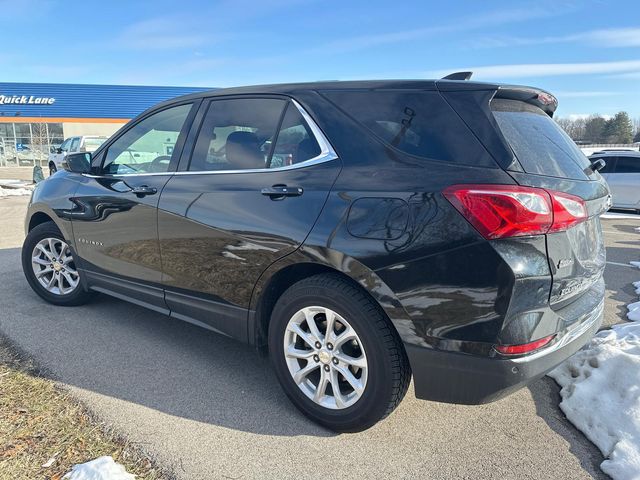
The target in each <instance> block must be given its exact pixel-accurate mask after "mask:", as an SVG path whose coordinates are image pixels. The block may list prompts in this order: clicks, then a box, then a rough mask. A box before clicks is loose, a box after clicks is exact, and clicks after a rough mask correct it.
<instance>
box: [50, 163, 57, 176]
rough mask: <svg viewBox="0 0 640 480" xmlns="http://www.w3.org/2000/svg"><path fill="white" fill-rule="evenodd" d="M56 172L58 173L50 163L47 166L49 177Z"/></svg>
mask: <svg viewBox="0 0 640 480" xmlns="http://www.w3.org/2000/svg"><path fill="white" fill-rule="evenodd" d="M57 171H58V168H57V167H56V166H55V164H53V163H50V164H49V176H51V175H53V174H54V173H56V172H57Z"/></svg>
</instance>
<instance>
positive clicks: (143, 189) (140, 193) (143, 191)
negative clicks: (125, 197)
mask: <svg viewBox="0 0 640 480" xmlns="http://www.w3.org/2000/svg"><path fill="white" fill-rule="evenodd" d="M131 193H133V194H135V195H136V196H137V197H138V198H142V197H144V196H145V195H154V194H156V193H158V189H157V188H156V187H150V186H149V185H138V186H137V187H133V188H132V189H131Z"/></svg>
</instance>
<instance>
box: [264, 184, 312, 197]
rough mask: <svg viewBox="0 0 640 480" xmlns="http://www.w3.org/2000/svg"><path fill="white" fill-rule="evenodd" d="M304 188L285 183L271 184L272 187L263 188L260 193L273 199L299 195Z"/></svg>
mask: <svg viewBox="0 0 640 480" xmlns="http://www.w3.org/2000/svg"><path fill="white" fill-rule="evenodd" d="M303 192H304V190H303V189H302V187H289V186H287V185H273V186H272V187H267V188H263V189H262V190H261V192H260V193H262V195H266V196H267V197H271V198H272V199H273V200H277V199H281V198H284V197H299V196H300V195H302V193H303Z"/></svg>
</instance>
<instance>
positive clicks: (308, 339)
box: [269, 274, 411, 432]
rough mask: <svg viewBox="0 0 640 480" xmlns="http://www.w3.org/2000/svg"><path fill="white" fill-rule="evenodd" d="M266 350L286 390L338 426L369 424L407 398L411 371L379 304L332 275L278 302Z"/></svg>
mask: <svg viewBox="0 0 640 480" xmlns="http://www.w3.org/2000/svg"><path fill="white" fill-rule="evenodd" d="M269 350H270V353H271V358H272V362H273V365H274V368H275V371H276V375H277V376H278V380H279V381H280V383H281V385H282V387H283V389H284V391H285V393H286V394H287V396H288V397H289V398H290V399H291V401H292V402H293V403H294V404H295V405H296V406H297V407H298V408H299V409H300V410H301V411H302V412H303V413H304V414H305V415H306V416H308V417H309V418H311V419H312V420H314V421H315V422H317V423H319V424H321V425H324V426H325V427H328V428H330V429H332V430H335V431H341V432H355V431H360V430H364V429H366V428H368V427H370V426H372V425H373V424H375V423H376V422H378V421H379V420H381V419H383V418H384V417H386V416H387V415H388V414H389V413H391V412H392V411H393V410H394V409H395V408H396V407H397V405H398V404H399V403H400V401H401V400H402V398H403V397H404V395H405V393H406V391H407V388H408V386H409V380H410V377H411V372H410V368H409V363H408V360H407V357H406V354H405V352H404V348H403V346H402V344H401V342H400V339H399V338H398V335H397V334H396V332H395V330H394V329H393V327H392V325H391V323H390V322H389V320H388V319H387V317H386V315H385V314H384V312H383V311H382V310H381V308H380V306H379V305H378V304H377V303H376V302H375V301H373V300H372V299H371V298H370V297H369V296H368V295H366V294H365V293H364V292H363V291H362V290H361V289H359V288H358V287H357V286H355V285H352V284H351V283H350V282H349V281H347V280H345V279H343V278H341V277H340V276H338V275H335V274H323V275H316V276H313V277H310V278H308V279H305V280H302V281H300V282H298V283H296V284H294V285H293V286H292V287H290V288H289V289H288V290H287V291H286V292H285V293H284V294H283V295H282V296H281V297H280V299H279V300H278V302H277V304H276V306H275V308H274V311H273V315H272V318H271V323H270V326H269Z"/></svg>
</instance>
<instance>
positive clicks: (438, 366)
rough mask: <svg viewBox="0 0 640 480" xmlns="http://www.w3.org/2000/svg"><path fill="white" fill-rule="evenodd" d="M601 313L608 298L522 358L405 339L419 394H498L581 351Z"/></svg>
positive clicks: (469, 397) (462, 398)
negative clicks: (449, 349) (485, 354)
mask: <svg viewBox="0 0 640 480" xmlns="http://www.w3.org/2000/svg"><path fill="white" fill-rule="evenodd" d="M603 316H604V299H603V300H602V301H601V302H600V303H599V304H598V306H597V307H596V308H595V309H594V310H593V311H592V312H590V314H589V315H587V316H586V318H583V319H582V321H581V322H579V323H577V324H573V325H572V326H571V327H570V328H568V329H567V330H565V331H563V332H560V333H559V334H558V336H557V337H556V339H555V341H554V343H553V344H552V345H550V346H549V347H547V348H544V349H542V350H540V351H539V352H536V353H533V354H531V355H527V356H523V357H519V358H504V357H498V356H496V357H495V358H488V357H480V356H476V355H468V354H462V353H457V352H446V351H439V350H435V349H430V348H425V347H420V346H416V345H405V348H406V350H407V355H408V356H409V360H410V362H411V367H412V370H413V376H414V384H415V393H416V397H417V398H420V399H423V400H433V401H438V402H446V403H459V404H466V405H477V404H482V403H488V402H492V401H494V400H498V399H500V398H502V397H504V396H506V395H509V394H510V393H512V392H514V391H516V390H518V389H520V388H522V387H524V386H525V385H527V384H529V383H531V382H532V381H534V380H536V379H538V378H540V377H542V376H543V375H545V374H546V373H547V372H549V371H550V370H552V369H553V368H555V367H556V366H557V365H559V364H560V363H562V362H563V361H564V360H565V359H566V358H568V357H570V356H571V355H573V354H574V353H575V352H577V351H578V350H579V349H580V348H582V346H583V345H585V344H586V343H587V342H588V341H589V340H590V339H591V338H592V337H593V335H594V334H595V333H596V332H597V331H598V328H599V327H600V325H601V324H602V319H603Z"/></svg>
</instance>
